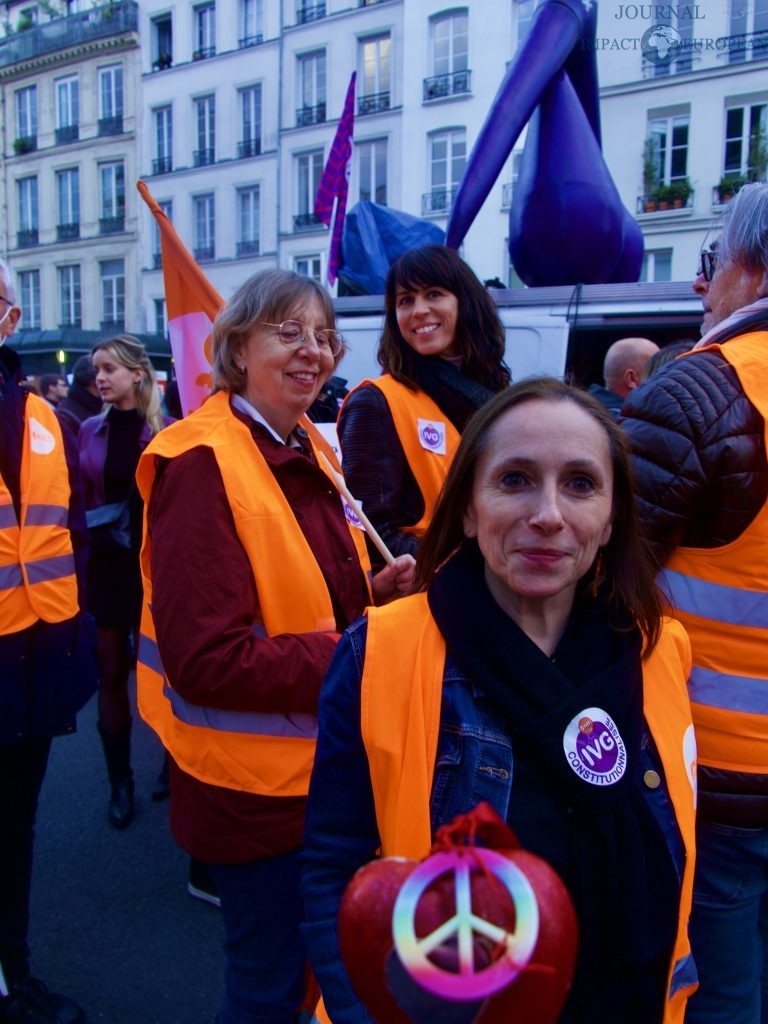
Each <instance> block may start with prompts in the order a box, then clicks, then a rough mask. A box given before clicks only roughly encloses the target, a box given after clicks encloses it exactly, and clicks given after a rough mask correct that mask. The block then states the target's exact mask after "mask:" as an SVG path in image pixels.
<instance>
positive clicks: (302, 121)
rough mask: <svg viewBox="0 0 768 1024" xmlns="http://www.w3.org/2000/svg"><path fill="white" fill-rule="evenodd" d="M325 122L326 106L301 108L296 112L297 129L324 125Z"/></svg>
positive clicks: (319, 104) (322, 104) (320, 104)
mask: <svg viewBox="0 0 768 1024" xmlns="http://www.w3.org/2000/svg"><path fill="white" fill-rule="evenodd" d="M323 121H325V104H324V103H318V104H317V106H315V107H300V108H299V109H298V110H297V111H296V127H297V128H303V127H305V126H306V125H308V124H322V123H323Z"/></svg>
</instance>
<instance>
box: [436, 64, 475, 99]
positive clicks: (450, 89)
mask: <svg viewBox="0 0 768 1024" xmlns="http://www.w3.org/2000/svg"><path fill="white" fill-rule="evenodd" d="M471 79H472V72H471V71H451V72H449V74H447V75H433V76H432V78H425V79H424V99H425V100H439V99H443V98H444V97H445V96H458V95H459V94H460V93H464V92H469V86H470V82H471Z"/></svg>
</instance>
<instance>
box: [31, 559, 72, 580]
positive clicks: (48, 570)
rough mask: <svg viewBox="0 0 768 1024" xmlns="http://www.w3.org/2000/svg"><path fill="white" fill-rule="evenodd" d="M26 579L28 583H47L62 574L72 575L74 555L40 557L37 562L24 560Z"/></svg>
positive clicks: (59, 577) (60, 577) (58, 578)
mask: <svg viewBox="0 0 768 1024" xmlns="http://www.w3.org/2000/svg"><path fill="white" fill-rule="evenodd" d="M24 564H25V567H26V570H27V579H28V580H29V582H30V583H47V582H48V581H49V580H60V579H62V578H63V577H64V576H74V573H75V556H74V555H56V557H55V558H41V559H39V560H38V561H37V562H25V563H24Z"/></svg>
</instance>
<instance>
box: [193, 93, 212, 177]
mask: <svg viewBox="0 0 768 1024" xmlns="http://www.w3.org/2000/svg"><path fill="white" fill-rule="evenodd" d="M195 131H196V139H197V148H196V149H195V152H194V154H193V156H194V163H195V167H204V166H205V164H212V163H213V162H214V160H215V159H216V97H215V96H201V97H200V99H199V100H195Z"/></svg>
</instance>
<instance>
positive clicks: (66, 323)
mask: <svg viewBox="0 0 768 1024" xmlns="http://www.w3.org/2000/svg"><path fill="white" fill-rule="evenodd" d="M58 274H59V327H82V325H83V316H82V306H81V298H80V267H79V266H77V265H74V266H68V267H59V268H58Z"/></svg>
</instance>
